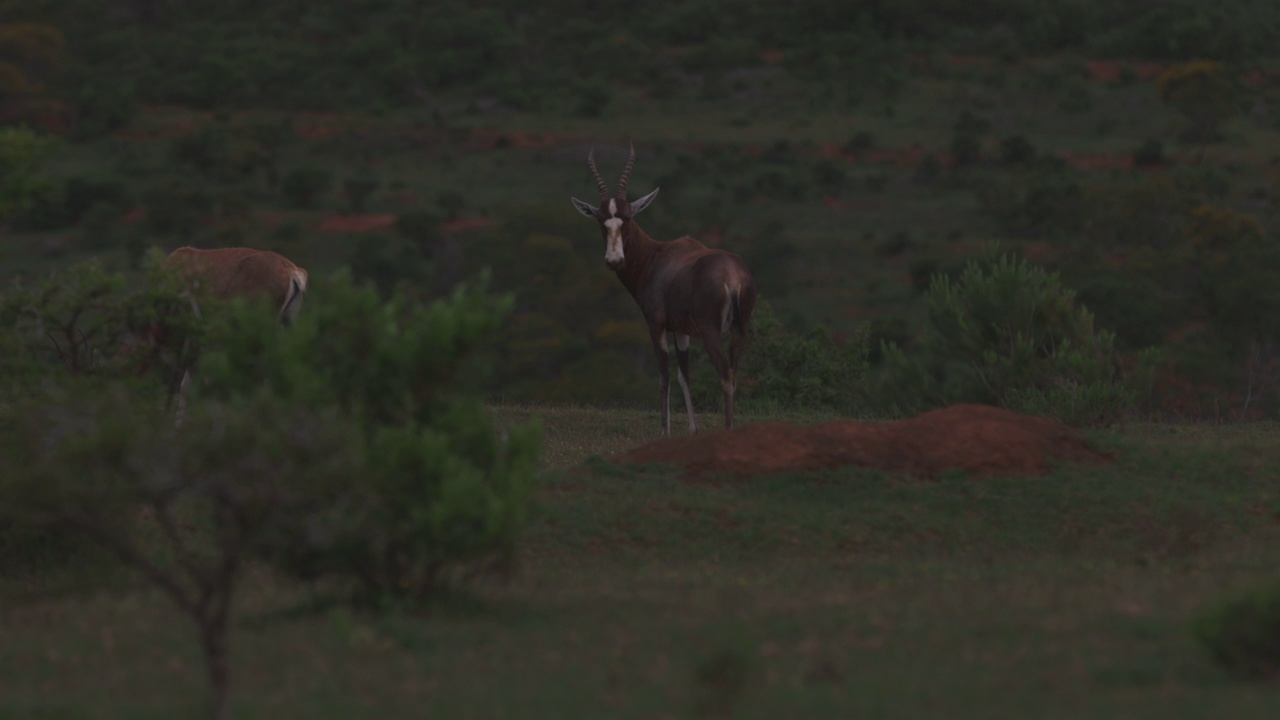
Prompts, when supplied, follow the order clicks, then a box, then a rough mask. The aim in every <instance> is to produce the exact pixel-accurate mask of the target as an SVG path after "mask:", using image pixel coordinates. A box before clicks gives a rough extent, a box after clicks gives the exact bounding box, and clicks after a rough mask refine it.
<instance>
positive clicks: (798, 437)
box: [611, 405, 1111, 479]
mask: <svg viewBox="0 0 1280 720" xmlns="http://www.w3.org/2000/svg"><path fill="white" fill-rule="evenodd" d="M611 460H612V461H613V462H616V463H639V464H663V465H675V466H678V467H681V468H683V469H684V471H685V476H686V477H687V478H689V479H698V478H702V477H705V476H710V475H722V476H723V475H729V476H735V477H745V476H749V475H771V474H778V473H786V472H800V471H808V470H822V469H829V468H838V467H844V466H846V465H857V466H860V467H865V468H875V469H879V470H885V471H888V472H895V473H909V474H911V475H915V476H918V477H936V476H937V475H939V474H941V473H944V472H947V471H949V470H963V471H965V472H966V473H967V474H968V475H969V476H971V477H982V476H990V475H1042V474H1044V473H1047V472H1049V471H1050V469H1051V466H1052V465H1051V464H1052V463H1053V462H1059V463H1068V462H1089V463H1106V462H1110V461H1111V458H1110V456H1108V455H1106V454H1105V453H1102V452H1099V451H1097V450H1094V449H1093V448H1091V447H1090V446H1089V444H1088V443H1087V442H1086V441H1085V440H1084V438H1083V437H1081V436H1080V434H1079V433H1077V432H1076V431H1075V430H1073V429H1072V428H1070V427H1067V426H1066V425H1063V424H1062V423H1059V422H1057V421H1056V420H1051V419H1049V418H1044V417H1034V416H1030V415H1023V414H1021V413H1016V412H1012V411H1010V410H1004V409H1001V408H996V407H990V406H986V405H954V406H952V407H948V408H943V409H941V410H934V411H932V412H927V413H924V414H923V415H919V416H917V417H913V418H910V419H907V420H898V421H895V422H886V423H859V422H829V423H825V424H822V425H814V426H812V427H801V426H797V425H790V424H787V423H760V424H757V425H744V426H741V427H739V428H736V429H734V430H731V431H719V432H709V433H699V434H696V435H686V436H681V437H672V438H668V439H665V440H659V441H657V442H653V443H649V444H648V445H643V446H641V447H638V448H635V449H632V450H629V451H627V452H625V453H622V454H620V455H616V456H614V457H613V458H611Z"/></svg>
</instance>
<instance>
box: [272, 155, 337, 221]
mask: <svg viewBox="0 0 1280 720" xmlns="http://www.w3.org/2000/svg"><path fill="white" fill-rule="evenodd" d="M332 184H333V176H332V175H330V174H329V171H328V170H325V169H324V168H321V167H317V166H314V165H302V166H299V167H295V168H292V169H291V170H289V171H288V172H286V173H285V174H284V175H283V176H281V178H280V194H281V195H283V196H284V199H285V201H286V202H288V203H289V204H290V205H291V206H293V207H295V208H299V209H304V210H305V209H309V208H311V207H313V206H314V205H315V202H316V199H317V198H319V197H320V195H322V194H324V193H325V192H327V191H328V190H329V186H330V185H332Z"/></svg>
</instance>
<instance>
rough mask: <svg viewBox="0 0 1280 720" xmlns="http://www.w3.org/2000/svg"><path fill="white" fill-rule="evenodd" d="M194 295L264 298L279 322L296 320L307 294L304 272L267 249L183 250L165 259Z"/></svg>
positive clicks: (224, 298) (166, 263) (218, 297)
mask: <svg viewBox="0 0 1280 720" xmlns="http://www.w3.org/2000/svg"><path fill="white" fill-rule="evenodd" d="M164 262H165V265H166V266H167V267H170V268H173V269H174V270H176V271H177V272H178V273H179V274H180V275H181V276H182V277H183V279H185V280H186V281H187V282H188V283H189V284H190V285H191V289H192V291H193V292H194V293H196V294H197V295H199V294H201V293H208V294H209V295H210V296H212V297H215V298H217V299H219V300H230V299H232V298H235V297H250V298H265V299H269V300H271V302H272V304H273V305H274V307H276V308H278V312H279V315H278V318H279V319H280V321H281V322H284V323H290V322H292V321H293V320H294V318H296V317H297V315H298V311H299V310H300V309H301V306H302V299H303V297H304V296H305V295H306V292H307V271H306V270H304V269H302V268H300V267H298V266H297V265H295V264H293V262H291V261H290V260H289V259H288V258H286V257H284V256H283V255H280V254H279V253H274V252H271V251H270V250H255V249H253V248H244V247H237V248H218V249H214V250H198V249H196V248H192V247H182V248H178V249H177V250H174V251H173V252H172V253H170V254H169V256H168V257H167V258H165V261H164Z"/></svg>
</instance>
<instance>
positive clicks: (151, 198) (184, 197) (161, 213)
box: [142, 184, 213, 236]
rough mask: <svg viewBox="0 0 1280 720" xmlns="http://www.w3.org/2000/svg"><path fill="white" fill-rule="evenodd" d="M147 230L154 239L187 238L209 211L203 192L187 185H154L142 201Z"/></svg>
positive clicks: (207, 196)
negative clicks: (144, 208)
mask: <svg viewBox="0 0 1280 720" xmlns="http://www.w3.org/2000/svg"><path fill="white" fill-rule="evenodd" d="M142 202H143V204H144V205H145V206H146V208H147V229H148V230H149V231H150V232H151V233H153V234H156V235H169V236H189V235H191V234H192V233H194V232H195V231H196V230H197V229H198V228H199V227H200V225H201V223H202V220H203V219H204V217H206V216H207V215H208V214H209V212H210V211H211V210H212V209H213V199H212V198H210V197H209V194H208V192H207V191H205V190H204V189H202V188H200V187H196V186H191V185H182V184H179V185H173V184H158V185H155V186H153V187H151V188H150V189H148V190H147V191H146V193H145V194H144V195H143V198H142Z"/></svg>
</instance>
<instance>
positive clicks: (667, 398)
mask: <svg viewBox="0 0 1280 720" xmlns="http://www.w3.org/2000/svg"><path fill="white" fill-rule="evenodd" d="M653 354H654V356H655V357H657V358H658V373H659V380H658V392H659V394H660V395H661V396H662V435H663V437H667V436H669V435H671V368H670V364H671V363H670V355H669V354H668V352H667V333H666V332H665V331H664V330H662V328H658V329H656V330H654V331H653Z"/></svg>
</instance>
